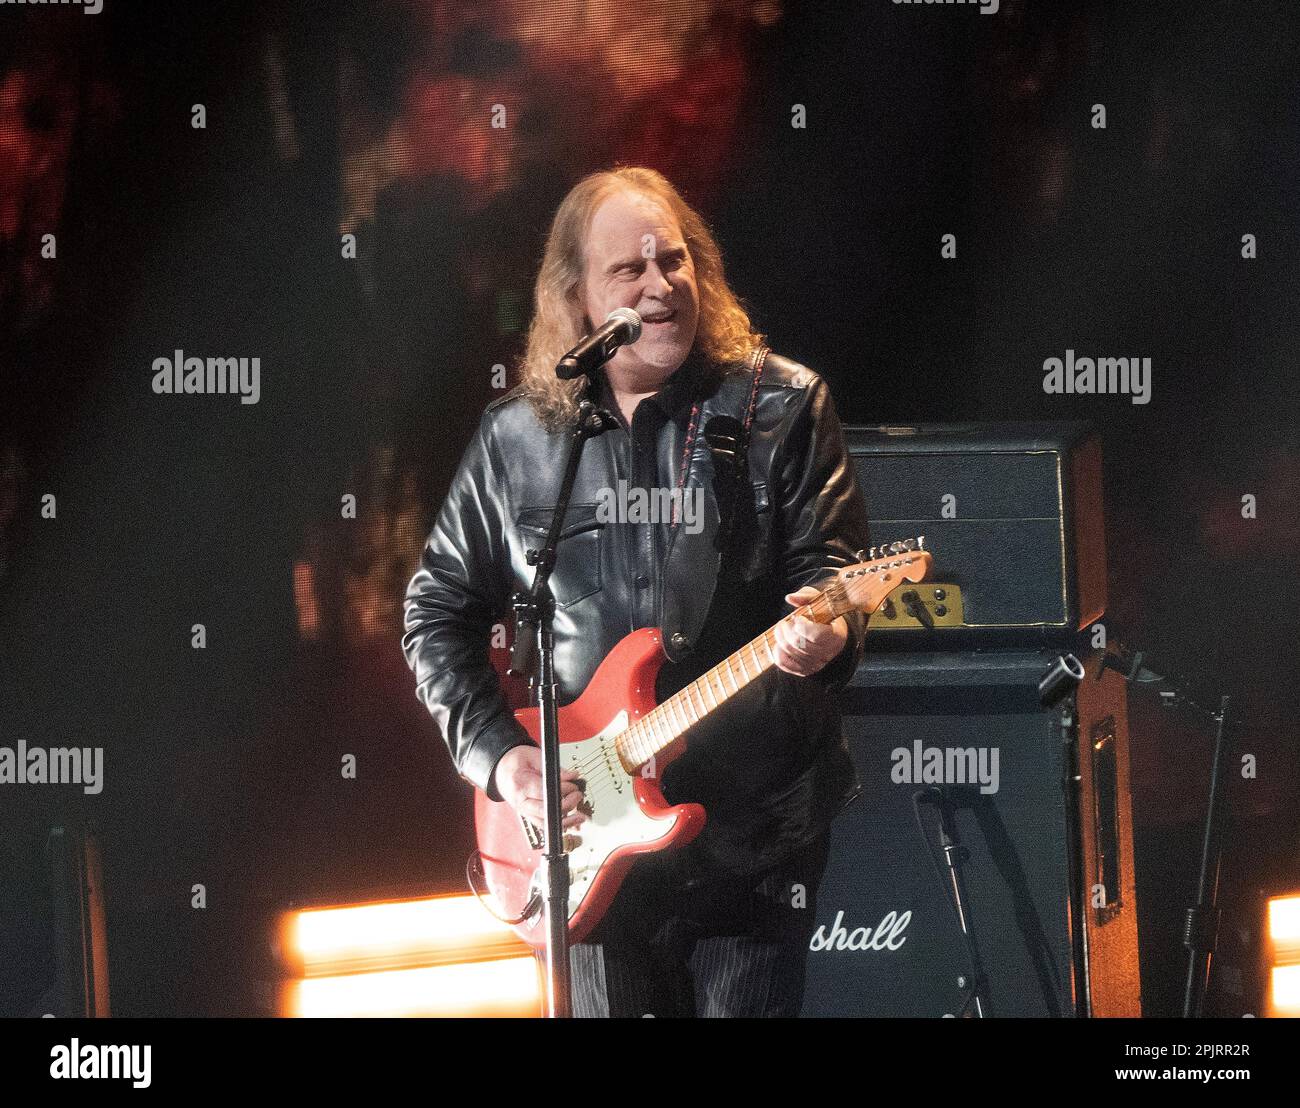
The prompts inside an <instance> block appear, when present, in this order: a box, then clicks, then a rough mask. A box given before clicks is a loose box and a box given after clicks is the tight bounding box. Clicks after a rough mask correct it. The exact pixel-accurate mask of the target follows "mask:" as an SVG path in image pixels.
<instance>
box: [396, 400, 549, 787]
mask: <svg viewBox="0 0 1300 1108" xmlns="http://www.w3.org/2000/svg"><path fill="white" fill-rule="evenodd" d="M488 419H489V417H488V415H487V414H486V413H485V414H484V416H483V419H482V420H481V421H480V423H479V427H478V430H477V431H476V432H475V434H474V438H473V439H472V440H471V441H470V444H469V447H468V448H467V449H466V451H465V455H464V457H463V458H462V459H461V462H460V467H459V468H458V469H457V471H456V476H455V477H454V478H453V480H452V484H451V489H450V491H449V492H448V494H447V499H446V500H445V501H444V503H443V505H442V508H441V509H440V510H439V512H438V517H437V519H436V521H435V522H434V526H433V531H432V532H431V533H430V535H429V538H428V540H427V541H426V543H425V545H424V550H423V552H422V554H421V557H420V568H419V569H418V570H417V571H416V573H415V576H414V577H412V578H411V582H410V584H409V586H408V587H407V590H406V601H405V633H404V634H403V636H402V650H403V652H404V653H405V655H406V661H407V664H408V665H409V666H410V667H411V669H412V671H413V672H414V673H415V678H416V695H417V696H418V697H419V698H420V700H421V701H423V703H424V705H425V707H427V708H428V709H429V712H430V713H431V714H432V716H433V718H434V721H435V722H436V723H437V724H438V727H439V728H440V729H441V731H442V735H443V738H444V740H445V741H446V743H447V749H448V750H449V751H450V752H451V757H452V760H453V761H454V762H455V764H456V769H457V770H458V771H459V773H460V775H461V777H463V778H464V779H465V780H467V781H469V782H470V783H471V784H473V785H476V786H477V787H478V788H480V789H482V790H483V791H484V792H486V793H487V794H488V796H489V797H491V798H492V799H493V800H500V799H501V797H500V795H499V794H498V793H497V792H496V790H495V788H489V785H490V784H492V774H493V771H494V770H495V769H496V765H497V762H498V761H500V759H501V756H502V755H503V754H505V753H506V751H508V750H510V749H511V748H513V747H515V746H519V745H521V744H522V743H525V742H530V741H531V740H530V739H529V737H528V733H527V732H526V731H525V730H524V728H523V727H522V725H520V723H519V722H518V721H517V720H516V719H515V717H514V713H513V712H512V711H511V710H510V707H509V704H508V703H507V701H506V698H505V694H504V692H503V691H502V688H501V682H500V680H499V678H498V677H497V673H496V670H495V669H493V667H492V664H491V661H490V660H489V656H488V643H489V641H490V638H491V633H492V622H493V620H494V619H495V618H496V617H497V616H499V615H502V614H503V613H505V612H507V611H509V608H510V592H509V586H508V584H507V580H508V578H507V573H506V566H507V557H508V553H507V548H506V539H505V536H506V532H505V520H504V519H503V518H502V509H501V505H502V503H503V499H504V493H505V485H504V477H503V473H502V470H501V468H500V467H499V466H498V465H497V464H496V463H495V459H494V456H493V448H492V441H491V431H490V427H489V422H488Z"/></svg>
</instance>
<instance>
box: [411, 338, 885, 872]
mask: <svg viewBox="0 0 1300 1108" xmlns="http://www.w3.org/2000/svg"><path fill="white" fill-rule="evenodd" d="M701 364H702V365H703V364H704V363H701ZM751 381H752V370H751V369H750V368H749V367H748V366H747V365H745V366H730V367H726V368H725V369H724V368H721V367H716V366H706V368H704V369H702V371H701V386H700V388H701V394H702V397H703V400H702V408H701V412H700V416H699V423H698V426H700V427H705V426H708V421H709V419H710V418H711V416H713V415H715V414H728V415H732V416H735V417H737V418H742V417H743V414H744V409H745V405H746V402H747V400H748V398H749V393H750V384H751ZM593 395H594V394H593ZM565 438H566V436H564V435H563V434H547V433H546V432H545V430H544V429H543V428H542V426H541V425H540V424H539V422H538V421H537V419H536V417H535V415H534V413H533V410H532V408H531V406H530V405H529V403H528V402H527V400H525V399H524V398H523V397H521V396H519V395H516V394H514V393H508V394H507V395H506V396H504V397H502V398H500V399H498V400H496V401H494V402H492V403H491V404H489V405H488V407H487V409H486V411H485V412H484V413H483V416H482V419H481V421H480V423H479V427H478V429H477V431H476V432H475V434H474V437H473V439H472V441H471V442H470V444H469V447H468V449H467V450H466V452H465V455H464V457H463V458H462V460H461V463H460V467H459V469H458V471H457V473H456V475H455V477H454V479H453V481H452V485H451V489H450V492H449V494H448V496H447V499H446V502H445V503H444V504H443V506H442V509H441V511H440V512H439V514H438V517H437V520H436V522H435V524H434V527H433V530H432V532H431V534H430V535H429V539H428V541H427V543H426V544H425V548H424V552H423V556H422V560H421V565H420V568H419V570H418V571H417V572H416V574H415V576H414V577H413V578H412V579H411V582H410V586H409V588H408V589H407V594H406V609H405V610H406V620H405V628H406V630H405V635H404V636H403V639H402V647H403V650H404V651H405V654H406V658H407V661H408V663H409V664H410V666H411V668H412V670H413V671H414V673H415V676H416V680H417V694H418V695H419V697H420V699H421V700H422V701H423V702H424V704H425V705H426V706H427V707H428V709H429V711H430V712H431V713H432V715H433V717H434V719H435V721H436V722H437V724H438V726H439V727H440V728H441V730H442V732H443V735H444V737H445V739H446V742H447V745H448V748H449V750H450V752H451V756H452V758H453V759H454V761H455V763H456V767H457V769H458V770H459V772H460V774H461V776H462V777H464V778H465V779H466V780H468V781H469V782H471V783H472V784H474V785H475V786H477V787H478V788H480V789H485V790H486V789H488V788H489V785H490V783H491V778H492V773H493V770H494V769H495V767H496V764H497V761H498V760H499V759H500V757H501V756H502V755H503V754H504V753H505V752H506V751H507V750H509V749H510V748H511V747H513V746H516V745H518V744H519V743H520V742H522V741H527V739H526V735H525V732H524V730H523V728H522V727H521V726H520V725H519V724H518V722H517V721H516V720H515V719H514V715H513V713H512V712H511V711H510V709H509V707H508V705H507V702H506V700H505V698H504V696H503V694H502V690H501V687H500V683H499V681H498V679H497V676H496V673H495V671H494V670H493V668H492V666H491V665H490V663H489V660H488V653H487V650H488V640H489V635H490V629H491V626H492V624H493V623H494V622H497V621H500V620H502V619H504V620H505V622H507V624H509V623H510V622H511V619H512V610H511V606H510V601H511V595H512V593H513V592H514V591H516V590H523V589H526V588H527V586H528V585H529V584H530V583H531V581H532V577H533V568H532V567H531V566H529V565H528V564H527V561H526V558H525V551H526V550H527V549H528V548H529V547H530V546H540V545H541V539H542V538H543V536H544V534H545V531H546V527H547V524H548V523H549V521H550V515H551V512H552V510H553V507H554V504H555V493H556V489H557V487H558V484H559V480H560V474H561V472H562V465H563V458H564V453H563V452H564V445H565ZM682 439H683V436H682V432H681V429H680V428H679V427H678V426H676V425H675V424H670V425H669V429H668V432H667V433H666V434H663V435H661V437H660V439H659V444H658V448H659V452H660V454H659V463H660V473H661V474H667V475H669V476H670V478H671V481H672V482H673V485H672V486H670V487H674V486H675V484H676V481H677V477H678V474H679V470H680V466H681V454H682V448H683V441H682ZM689 467H690V468H689V477H688V481H687V487H688V488H693V487H696V486H702V487H703V489H704V497H703V507H704V512H703V519H704V526H703V528H702V529H701V530H699V531H698V533H696V534H691V533H690V532H689V530H688V529H686V528H683V527H678V528H677V531H676V533H675V535H674V537H673V540H672V544H671V546H670V547H669V550H668V553H667V556H666V559H665V562H664V570H663V578H662V582H661V584H662V589H661V592H660V601H659V603H658V604H657V606H656V607H657V611H658V613H659V620H658V626H659V627H660V628H661V629H662V631H663V638H664V644H665V647H664V649H665V653H666V655H667V659H668V660H667V662H666V663H665V665H664V667H663V669H662V670H661V671H660V677H659V681H658V685H657V690H656V691H657V693H658V695H659V697H660V698H661V699H662V698H663V697H664V696H667V695H669V694H671V693H672V692H674V691H676V690H677V689H678V688H680V687H682V686H683V685H684V684H686V683H687V682H688V681H691V680H693V679H694V678H695V677H696V676H698V675H699V674H700V673H702V672H703V671H704V670H705V669H707V668H709V667H710V666H712V665H714V664H716V663H717V662H718V661H720V660H721V659H722V658H723V657H725V656H726V655H727V654H729V653H731V652H732V651H734V650H735V649H737V648H738V647H740V646H742V645H744V643H746V642H747V641H748V640H749V639H751V638H753V637H754V636H755V635H757V634H759V633H761V632H762V631H763V630H765V629H766V628H768V627H770V626H771V625H772V624H773V623H775V622H776V620H778V619H779V618H780V617H781V616H782V615H784V614H786V613H787V612H789V611H790V607H789V606H788V605H787V604H786V603H785V601H784V596H785V594H786V593H787V592H792V591H794V590H796V589H798V588H799V587H801V586H803V585H808V584H813V585H816V584H819V583H820V582H821V581H822V580H823V579H825V578H826V577H827V576H829V575H830V574H831V572H833V571H834V570H835V569H837V568H839V567H842V566H844V565H848V564H851V563H852V562H854V561H856V560H858V559H857V558H856V557H855V551H857V550H860V549H862V548H864V547H866V546H867V544H868V541H869V539H868V533H867V518H866V510H865V507H864V504H863V500H862V495H861V492H860V491H859V488H858V484H857V479H856V475H855V471H854V467H853V464H852V461H851V459H850V458H849V456H848V452H847V450H846V448H845V445H844V441H843V438H842V435H841V431H840V424H839V420H838V418H837V416H836V413H835V409H834V406H833V404H832V402H831V397H830V392H829V390H828V389H827V386H826V383H825V382H824V381H823V380H822V379H821V378H820V377H818V376H817V375H816V374H815V373H813V372H811V371H810V370H808V369H806V368H805V367H803V366H801V365H799V364H798V363H796V362H792V361H790V360H789V359H786V358H782V357H779V356H777V355H775V354H770V355H769V356H768V359H767V362H766V365H765V366H764V369H763V374H762V377H761V384H760V386H759V389H758V391H757V396H756V402H755V409H754V418H753V424H752V430H751V435H750V442H749V449H748V478H749V479H748V481H746V482H744V484H743V485H740V486H732V487H733V488H737V487H738V488H741V489H743V490H744V493H745V494H746V495H740V496H738V497H736V498H734V500H733V502H734V503H735V504H736V505H737V508H736V514H735V521H736V522H735V524H734V525H733V527H732V528H731V534H732V536H733V542H732V543H731V544H730V545H729V546H728V547H727V549H726V550H725V551H723V552H719V550H718V549H717V544H716V543H715V538H716V536H717V534H718V532H719V523H720V516H719V496H720V495H721V497H722V498H723V501H724V503H725V502H726V489H725V488H724V487H723V486H722V484H721V478H720V477H719V475H718V474H717V473H715V467H714V458H713V455H712V454H711V452H710V449H709V446H708V444H707V442H706V440H705V437H704V435H702V434H700V435H697V437H696V443H695V448H694V450H693V452H692V457H691V459H690V462H689ZM616 481H617V474H616V473H615V471H614V467H613V457H612V453H611V451H610V450H609V449H608V448H607V447H606V446H605V445H603V437H601V436H598V437H597V438H595V439H593V440H591V441H589V442H588V443H587V446H586V449H585V451H584V454H583V458H582V463H581V465H580V467H579V470H578V478H577V484H576V485H575V488H574V493H573V497H572V499H571V501H570V505H569V512H568V515H567V517H566V519H567V523H566V525H565V528H564V531H563V535H562V538H561V542H560V545H559V552H558V557H557V564H556V567H555V570H554V573H553V575H552V578H551V587H552V590H553V592H554V594H555V598H556V609H555V620H554V630H555V671H556V680H557V683H558V686H559V702H560V703H561V704H566V703H569V702H571V701H572V700H574V699H576V698H577V697H578V696H579V695H580V694H581V693H582V691H583V690H584V688H585V687H586V686H587V683H588V682H589V681H590V679H591V677H592V675H593V674H594V673H595V671H596V669H597V667H598V666H599V665H600V662H601V661H602V660H603V659H604V658H605V656H606V655H607V654H608V653H609V651H610V650H611V649H612V648H613V647H614V645H615V644H616V643H617V642H618V641H619V640H620V639H621V638H623V636H625V635H627V634H628V633H629V631H631V630H633V628H631V627H630V626H628V625H627V622H628V621H627V617H626V615H625V614H623V615H622V616H621V618H622V620H623V622H622V624H621V625H620V623H619V622H618V619H619V613H625V612H626V610H627V607H628V606H627V605H626V604H623V603H617V602H615V603H611V601H612V600H617V599H618V598H617V597H616V593H617V591H618V590H628V589H631V588H634V587H635V586H634V584H633V583H632V581H630V580H629V579H628V576H629V575H628V574H625V573H623V572H621V570H622V568H623V562H622V558H621V557H620V546H621V544H619V543H615V542H612V541H610V539H611V536H610V535H609V534H607V533H606V532H607V530H608V527H607V526H606V525H604V524H602V523H601V522H600V520H599V518H598V513H597V511H596V509H597V505H598V503H599V498H600V493H599V491H598V490H600V489H602V488H609V487H613V486H614V485H615V484H616ZM848 623H849V630H850V639H849V642H848V644H847V645H846V647H845V649H844V651H843V652H842V653H841V654H840V655H839V657H837V658H836V659H834V660H832V662H831V663H830V664H829V665H828V666H826V667H825V668H824V669H822V670H821V671H820V672H819V673H817V674H815V675H813V676H811V677H806V678H800V677H794V676H792V675H790V674H787V673H785V672H784V671H780V670H776V669H772V670H770V671H769V672H768V673H767V674H766V675H765V676H764V677H763V678H760V679H759V680H757V681H755V682H753V683H752V684H751V685H750V686H748V687H747V688H746V689H745V690H743V691H742V693H741V694H739V695H738V696H736V697H735V698H733V700H732V701H731V702H730V703H729V704H727V705H726V706H724V707H723V708H721V709H719V711H718V712H717V713H716V714H715V716H713V717H709V718H707V719H705V720H704V721H702V722H701V723H700V724H699V725H698V726H697V727H696V728H695V729H693V730H692V732H690V733H689V734H688V735H687V750H686V753H685V754H683V755H682V756H681V757H680V758H679V759H678V760H677V761H675V762H673V763H672V764H671V765H669V766H668V767H667V768H666V769H665V771H664V774H663V779H662V784H663V787H664V792H665V795H666V796H667V798H668V800H669V801H670V802H672V803H679V802H681V801H684V800H695V801H699V802H701V803H703V804H704V805H705V808H706V810H707V812H708V816H709V819H708V823H707V825H706V827H705V830H704V831H703V832H702V833H701V835H700V837H699V838H698V839H697V840H696V842H695V843H694V844H692V846H691V848H690V854H691V862H690V863H689V864H690V865H692V866H694V865H698V866H701V867H703V871H704V872H706V873H707V872H710V871H712V872H718V871H722V872H727V873H732V874H745V873H754V872H758V871H760V870H762V869H765V868H767V867H769V866H771V865H774V864H776V863H777V862H779V861H780V860H782V859H783V858H785V857H786V856H788V855H789V854H791V853H792V852H793V851H795V850H796V849H798V848H799V847H801V846H803V845H805V844H807V843H808V842H810V841H811V840H812V839H813V838H815V837H816V836H817V835H818V834H819V833H820V832H821V831H822V830H824V829H825V828H826V827H827V825H828V824H829V823H830V820H831V819H832V818H833V816H834V815H835V813H836V812H837V811H839V809H840V808H841V807H842V806H843V805H844V804H845V803H847V802H848V800H850V799H852V797H853V796H854V795H856V793H857V791H858V785H857V781H856V777H855V774H854V771H853V767H852V763H851V761H850V759H849V756H848V751H847V748H846V745H845V742H844V738H843V734H842V731H841V727H840V717H839V712H838V708H837V705H836V703H835V693H836V692H837V691H838V690H839V689H840V688H842V687H843V686H844V685H845V684H846V683H847V681H848V679H849V678H850V677H851V676H852V674H853V671H854V670H855V669H856V667H857V663H858V660H859V658H860V656H861V652H862V647H863V636H864V633H865V629H866V620H865V617H864V616H862V615H861V614H860V613H853V614H851V615H850V616H849V617H848ZM488 795H489V796H491V797H492V798H493V799H498V797H497V794H496V793H495V792H489V794H488ZM678 853H685V852H678Z"/></svg>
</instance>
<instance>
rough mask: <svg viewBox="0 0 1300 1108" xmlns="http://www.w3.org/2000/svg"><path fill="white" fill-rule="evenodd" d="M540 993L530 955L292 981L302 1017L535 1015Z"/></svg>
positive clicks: (289, 1003) (292, 997) (293, 1007)
mask: <svg viewBox="0 0 1300 1108" xmlns="http://www.w3.org/2000/svg"><path fill="white" fill-rule="evenodd" d="M541 999H542V989H541V981H540V979H539V973H538V963H537V960H536V959H535V958H534V957H533V956H532V955H531V954H528V955H524V956H522V957H517V958H499V959H497V960H495V961H491V962H473V963H467V964H463V965H446V966H426V967H422V968H420V969H404V970H386V971H384V972H381V973H357V974H345V975H342V976H337V977H313V978H308V979H306V980H304V981H295V982H293V983H291V984H290V985H289V986H288V988H287V990H286V995H285V1003H284V1007H283V1010H284V1012H285V1014H286V1015H290V1016H298V1017H308V1018H312V1017H344V1016H351V1017H358V1016H362V1017H370V1016H537V1015H540V1013H541Z"/></svg>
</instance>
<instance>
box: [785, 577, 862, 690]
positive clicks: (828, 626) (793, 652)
mask: <svg viewBox="0 0 1300 1108" xmlns="http://www.w3.org/2000/svg"><path fill="white" fill-rule="evenodd" d="M820 594H821V590H820V589H816V588H814V587H813V586H812V585H805V586H804V587H803V588H801V589H800V590H799V591H798V592H792V593H788V594H787V595H786V598H785V599H786V603H787V604H792V605H793V606H794V607H795V608H801V607H803V605H805V604H807V603H809V602H810V601H812V600H814V599H816V598H817V597H818V596H819V595H820ZM848 641H849V625H848V624H847V623H846V622H845V620H844V617H843V616H838V617H836V619H835V620H834V621H832V622H831V623H815V622H813V621H812V620H811V619H807V618H806V617H804V616H791V617H789V618H787V619H783V620H781V621H780V622H779V623H778V624H777V625H776V665H777V668H778V669H783V670H785V672H786V673H792V674H794V675H795V676H796V677H807V676H809V675H810V674H813V673H816V672H817V671H818V670H819V669H822V668H823V667H824V666H826V665H828V664H829V663H830V662H832V661H834V660H835V658H836V657H838V655H839V653H840V651H841V650H843V649H844V644H845V643H847V642H848Z"/></svg>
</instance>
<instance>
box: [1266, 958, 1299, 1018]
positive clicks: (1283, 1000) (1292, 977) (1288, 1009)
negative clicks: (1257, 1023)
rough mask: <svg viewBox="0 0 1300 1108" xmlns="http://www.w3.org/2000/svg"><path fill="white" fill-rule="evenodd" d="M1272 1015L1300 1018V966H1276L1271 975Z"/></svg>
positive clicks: (1270, 997) (1270, 996) (1270, 998)
mask: <svg viewBox="0 0 1300 1108" xmlns="http://www.w3.org/2000/svg"><path fill="white" fill-rule="evenodd" d="M1269 1001H1270V1004H1269V1006H1270V1008H1271V1011H1270V1013H1269V1014H1270V1015H1273V1016H1290V1017H1292V1018H1294V1017H1296V1016H1300V965H1296V966H1274V967H1273V969H1272V972H1271V973H1270V974H1269Z"/></svg>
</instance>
